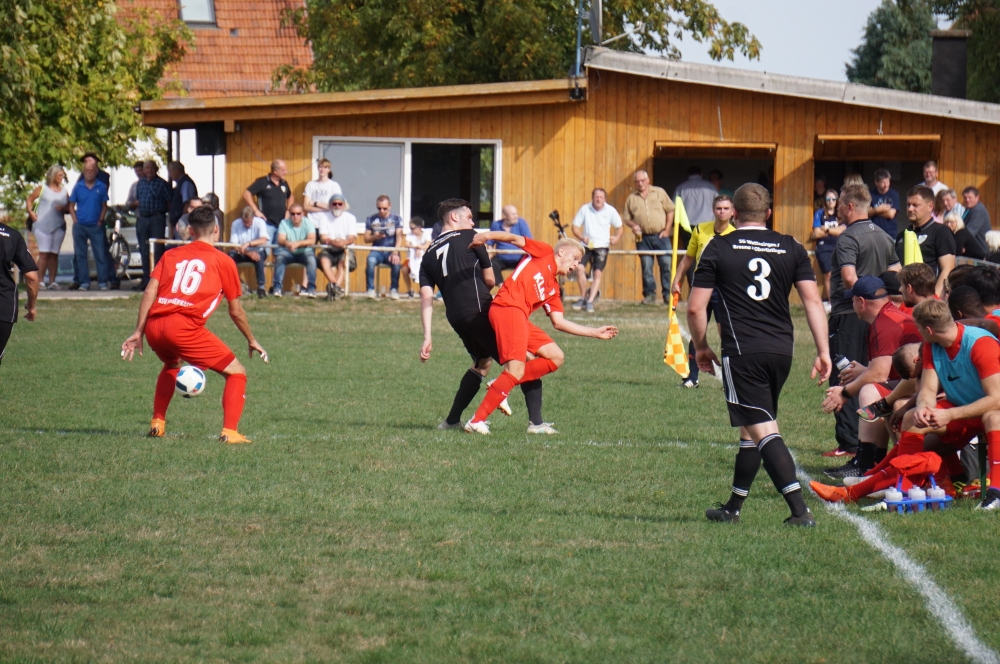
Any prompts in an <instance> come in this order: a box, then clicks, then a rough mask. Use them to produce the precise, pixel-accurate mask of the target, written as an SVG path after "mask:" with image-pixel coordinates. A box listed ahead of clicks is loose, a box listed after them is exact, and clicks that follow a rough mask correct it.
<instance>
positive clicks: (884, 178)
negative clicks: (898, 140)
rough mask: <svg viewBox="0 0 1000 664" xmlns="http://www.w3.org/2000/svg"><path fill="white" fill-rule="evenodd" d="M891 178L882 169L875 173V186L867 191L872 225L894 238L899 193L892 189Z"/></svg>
mask: <svg viewBox="0 0 1000 664" xmlns="http://www.w3.org/2000/svg"><path fill="white" fill-rule="evenodd" d="M891 185H892V176H891V175H890V174H889V171H887V170H886V169H884V168H880V169H878V170H877V171H875V186H874V187H872V188H871V189H870V190H869V193H870V194H871V196H872V207H871V221H872V223H873V224H875V225H876V226H878V227H879V228H881V229H882V230H884V231H885V232H886V233H888V234H889V237H896V233H898V232H899V231H898V229H897V228H896V215H897V214H899V192H897V191H896V190H895V189H893V188H892V186H891Z"/></svg>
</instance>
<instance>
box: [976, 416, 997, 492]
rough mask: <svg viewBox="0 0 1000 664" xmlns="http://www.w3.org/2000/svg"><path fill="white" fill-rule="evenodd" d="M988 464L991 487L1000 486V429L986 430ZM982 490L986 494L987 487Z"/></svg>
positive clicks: (987, 476)
mask: <svg viewBox="0 0 1000 664" xmlns="http://www.w3.org/2000/svg"><path fill="white" fill-rule="evenodd" d="M986 465H987V466H988V467H989V470H988V471H987V474H986V479H987V480H988V481H989V483H990V488H991V489H998V488H1000V431H987V432H986ZM980 472H982V471H980ZM982 492H983V495H985V494H986V487H983V488H982Z"/></svg>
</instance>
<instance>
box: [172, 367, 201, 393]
mask: <svg viewBox="0 0 1000 664" xmlns="http://www.w3.org/2000/svg"><path fill="white" fill-rule="evenodd" d="M174 389H175V390H177V394H179V395H181V396H182V397H184V398H185V399H190V398H191V397H196V396H198V395H199V394H201V393H202V392H204V391H205V372H204V371H202V370H201V369H199V368H198V367H192V366H191V365H190V364H188V365H186V366H183V367H181V370H180V371H179V372H178V373H177V380H176V382H175V383H174Z"/></svg>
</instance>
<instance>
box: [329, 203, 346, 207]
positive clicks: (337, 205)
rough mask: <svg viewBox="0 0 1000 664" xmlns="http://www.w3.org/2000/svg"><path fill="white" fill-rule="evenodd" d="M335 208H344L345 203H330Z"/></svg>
mask: <svg viewBox="0 0 1000 664" xmlns="http://www.w3.org/2000/svg"><path fill="white" fill-rule="evenodd" d="M330 205H332V206H333V207H344V204H343V203H330Z"/></svg>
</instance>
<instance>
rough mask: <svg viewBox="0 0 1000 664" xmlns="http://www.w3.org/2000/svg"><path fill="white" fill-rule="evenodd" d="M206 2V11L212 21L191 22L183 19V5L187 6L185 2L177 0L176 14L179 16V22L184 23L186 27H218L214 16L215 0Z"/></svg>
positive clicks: (185, 0)
mask: <svg viewBox="0 0 1000 664" xmlns="http://www.w3.org/2000/svg"><path fill="white" fill-rule="evenodd" d="M207 2H208V10H209V13H210V14H211V15H212V19H211V20H210V21H192V20H186V19H185V18H184V5H185V4H187V0H177V13H178V14H179V15H180V19H181V21H184V23H186V24H188V25H193V26H195V27H198V26H208V25H218V18H217V17H216V14H215V0H207Z"/></svg>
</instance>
